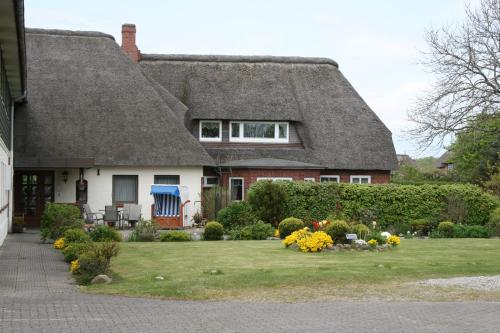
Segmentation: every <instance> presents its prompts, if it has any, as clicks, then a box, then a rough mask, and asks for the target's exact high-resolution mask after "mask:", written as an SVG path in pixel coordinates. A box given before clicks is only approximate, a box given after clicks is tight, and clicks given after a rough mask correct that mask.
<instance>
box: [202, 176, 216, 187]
mask: <svg viewBox="0 0 500 333" xmlns="http://www.w3.org/2000/svg"><path fill="white" fill-rule="evenodd" d="M218 184H219V178H217V177H216V176H205V177H203V187H214V186H216V185H218Z"/></svg>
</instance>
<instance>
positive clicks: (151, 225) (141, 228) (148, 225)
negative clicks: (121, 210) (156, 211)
mask: <svg viewBox="0 0 500 333" xmlns="http://www.w3.org/2000/svg"><path fill="white" fill-rule="evenodd" d="M159 229H160V227H159V225H158V223H156V222H155V221H153V220H142V221H140V222H139V223H137V225H136V226H135V228H134V231H132V233H131V234H130V236H129V238H128V241H129V242H152V241H154V240H155V239H157V238H158V230H159Z"/></svg>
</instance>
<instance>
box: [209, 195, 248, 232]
mask: <svg viewBox="0 0 500 333" xmlns="http://www.w3.org/2000/svg"><path fill="white" fill-rule="evenodd" d="M217 221H219V222H220V223H221V224H222V226H223V227H224V228H225V229H226V230H231V229H232V228H234V227H238V226H239V227H243V226H246V225H250V224H254V223H255V222H257V217H256V216H255V213H254V212H253V211H252V208H251V207H250V206H249V205H248V204H247V203H246V202H244V201H241V202H233V203H232V204H230V205H229V206H227V207H226V208H223V209H221V210H220V211H219V213H218V214H217Z"/></svg>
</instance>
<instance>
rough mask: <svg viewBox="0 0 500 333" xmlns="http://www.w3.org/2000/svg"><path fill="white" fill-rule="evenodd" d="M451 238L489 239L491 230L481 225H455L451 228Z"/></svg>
mask: <svg viewBox="0 0 500 333" xmlns="http://www.w3.org/2000/svg"><path fill="white" fill-rule="evenodd" d="M453 237H455V238H489V237H491V230H490V229H489V228H488V227H486V226H482V225H463V224H455V226H454V227H453Z"/></svg>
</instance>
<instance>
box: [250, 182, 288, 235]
mask: <svg viewBox="0 0 500 333" xmlns="http://www.w3.org/2000/svg"><path fill="white" fill-rule="evenodd" d="M286 198H287V193H286V191H285V189H284V188H283V187H282V186H281V185H280V183H279V182H273V181H259V182H257V183H255V184H254V185H253V186H252V187H251V188H250V191H249V193H248V203H249V204H250V206H251V207H252V209H253V211H254V212H255V213H256V214H257V217H258V218H259V219H260V220H262V221H264V222H266V223H271V224H272V225H274V226H275V227H277V226H278V223H279V222H280V221H281V220H283V218H284V217H285V216H284V213H285V209H284V202H285V200H286Z"/></svg>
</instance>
